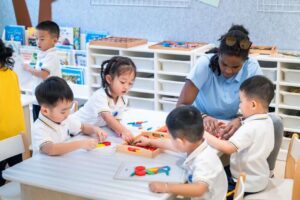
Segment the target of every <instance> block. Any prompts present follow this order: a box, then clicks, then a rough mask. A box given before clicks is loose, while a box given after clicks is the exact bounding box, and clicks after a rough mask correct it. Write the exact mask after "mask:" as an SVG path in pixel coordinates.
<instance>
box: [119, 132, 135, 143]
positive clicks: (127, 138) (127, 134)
mask: <svg viewBox="0 0 300 200" xmlns="http://www.w3.org/2000/svg"><path fill="white" fill-rule="evenodd" d="M121 137H122V139H123V140H125V141H126V142H128V143H131V142H132V141H133V135H132V134H131V132H130V131H129V130H127V129H126V130H125V131H124V132H122V134H121Z"/></svg>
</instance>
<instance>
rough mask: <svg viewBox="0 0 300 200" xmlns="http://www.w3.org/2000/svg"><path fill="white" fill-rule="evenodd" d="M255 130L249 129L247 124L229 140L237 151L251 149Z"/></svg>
mask: <svg viewBox="0 0 300 200" xmlns="http://www.w3.org/2000/svg"><path fill="white" fill-rule="evenodd" d="M252 130H253V128H251V127H248V125H247V124H244V125H242V126H241V127H240V128H239V129H238V130H237V131H236V132H235V133H234V134H233V136H232V137H231V138H230V139H229V140H228V141H229V142H231V143H232V144H233V145H234V146H235V147H236V148H237V151H238V152H239V151H242V150H243V149H245V148H247V147H249V146H250V145H251V144H252V141H253V139H252V136H253V135H254V134H253V133H252Z"/></svg>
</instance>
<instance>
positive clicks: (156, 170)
mask: <svg viewBox="0 0 300 200" xmlns="http://www.w3.org/2000/svg"><path fill="white" fill-rule="evenodd" d="M170 170H171V167H169V166H163V167H152V168H148V169H146V167H144V166H136V167H135V168H134V172H132V173H131V174H130V176H145V175H155V174H160V173H165V174H166V175H167V176H169V175H170Z"/></svg>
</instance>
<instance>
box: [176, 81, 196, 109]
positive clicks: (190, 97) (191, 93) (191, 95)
mask: <svg viewBox="0 0 300 200" xmlns="http://www.w3.org/2000/svg"><path fill="white" fill-rule="evenodd" d="M198 92H199V89H198V88H197V87H196V86H195V85H194V83H193V82H192V81H191V80H189V79H187V80H186V81H185V84H184V86H183V88H182V90H181V93H180V96H179V98H178V102H177V105H176V107H179V106H185V105H191V104H192V103H193V102H194V100H195V99H196V97H197V95H198Z"/></svg>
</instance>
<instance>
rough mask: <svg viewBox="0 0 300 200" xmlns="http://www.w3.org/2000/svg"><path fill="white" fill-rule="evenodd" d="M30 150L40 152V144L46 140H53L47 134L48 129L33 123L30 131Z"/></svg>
mask: <svg viewBox="0 0 300 200" xmlns="http://www.w3.org/2000/svg"><path fill="white" fill-rule="evenodd" d="M31 140H32V150H33V151H34V152H40V149H41V146H42V145H43V144H45V143H48V142H53V139H52V138H51V136H50V134H49V130H47V129H46V128H44V127H40V126H35V125H33V127H32V131H31Z"/></svg>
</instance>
